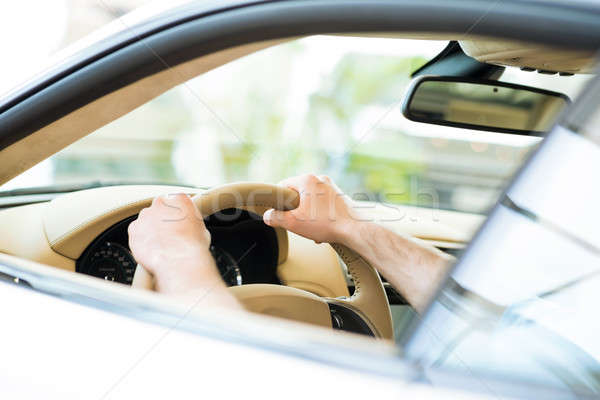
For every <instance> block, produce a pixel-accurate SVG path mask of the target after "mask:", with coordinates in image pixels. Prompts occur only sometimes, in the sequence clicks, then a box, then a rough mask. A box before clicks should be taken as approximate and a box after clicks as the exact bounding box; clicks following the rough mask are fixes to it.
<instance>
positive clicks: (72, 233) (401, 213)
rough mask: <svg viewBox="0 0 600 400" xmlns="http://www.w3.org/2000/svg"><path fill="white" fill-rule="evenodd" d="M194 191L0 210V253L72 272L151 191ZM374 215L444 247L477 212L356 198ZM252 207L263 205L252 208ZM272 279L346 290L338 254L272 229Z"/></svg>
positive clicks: (470, 225) (113, 191)
mask: <svg viewBox="0 0 600 400" xmlns="http://www.w3.org/2000/svg"><path fill="white" fill-rule="evenodd" d="M174 192H179V193H181V192H186V193H197V192H198V190H195V189H190V188H187V187H173V186H154V185H148V186H146V185H140V186H113V187H105V188H98V189H89V190H83V191H79V192H73V193H68V194H64V195H61V196H59V197H57V198H55V199H54V200H52V201H51V202H46V203H38V204H30V205H26V206H20V207H14V208H8V209H4V210H0V226H5V227H10V234H7V235H2V236H0V253H4V254H10V255H13V256H17V257H22V258H24V259H27V260H31V261H35V262H39V263H42V264H46V265H50V266H52V267H55V268H59V269H64V270H67V271H75V260H76V259H77V258H78V257H79V255H81V253H82V252H83V250H84V249H85V248H87V246H89V245H90V243H91V242H92V241H93V240H94V239H95V238H96V237H98V236H99V235H100V234H101V233H102V232H103V231H104V230H105V229H106V228H107V227H110V226H112V225H113V224H115V223H117V222H119V221H121V220H122V219H124V218H127V217H130V216H132V215H135V214H137V213H138V212H139V210H140V209H141V208H143V207H146V206H148V205H149V204H150V203H151V201H152V199H153V198H154V197H156V196H159V195H162V194H166V193H174ZM362 204H363V205H364V207H363V209H364V211H365V212H368V213H369V214H370V215H371V216H372V217H373V221H375V222H377V223H380V224H382V225H384V226H386V227H388V228H389V229H391V230H394V231H396V232H398V233H401V234H405V235H411V236H415V237H417V238H420V239H423V240H426V241H427V242H428V243H430V244H432V245H434V246H438V247H443V248H461V247H463V246H464V244H465V243H466V242H467V241H468V240H469V239H470V237H471V235H472V234H473V233H474V232H475V230H476V229H477V228H478V227H479V225H480V224H481V223H482V222H483V219H484V217H483V216H480V215H470V214H465V213H458V212H453V211H444V210H435V211H434V210H426V209H419V208H417V207H410V206H390V205H387V206H383V205H381V204H374V203H367V202H364V203H362ZM245 208H247V209H250V210H251V211H254V212H256V213H261V212H264V210H265V208H264V207H262V208H261V209H260V210H259V209H252V207H245ZM276 232H277V236H278V242H279V246H280V248H279V250H280V251H279V254H280V256H279V266H278V271H277V272H278V276H279V279H280V280H281V281H282V283H284V284H285V285H287V286H291V287H295V288H298V289H302V290H306V291H309V292H311V293H313V294H316V295H318V296H321V297H332V298H333V297H345V296H348V295H349V293H348V288H347V286H346V285H347V282H346V277H345V274H344V271H343V269H342V268H340V261H339V257H338V255H337V253H336V252H335V251H334V250H333V249H332V248H331V246H328V245H326V244H316V243H315V242H313V241H312V240H308V239H305V238H303V237H301V236H298V235H295V234H293V233H286V231H285V230H283V229H277V230H276Z"/></svg>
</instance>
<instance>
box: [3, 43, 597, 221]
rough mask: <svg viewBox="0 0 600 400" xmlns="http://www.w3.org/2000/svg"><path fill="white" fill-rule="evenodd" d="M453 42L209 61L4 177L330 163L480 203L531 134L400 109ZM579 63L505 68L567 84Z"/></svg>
mask: <svg viewBox="0 0 600 400" xmlns="http://www.w3.org/2000/svg"><path fill="white" fill-rule="evenodd" d="M446 44H447V42H436V41H422V40H403V39H383V38H360V37H331V36H314V37H309V38H304V39H300V40H295V41H290V42H287V43H283V44H280V45H277V46H275V47H272V48H269V49H266V50H262V51H259V52H257V53H254V54H251V55H249V56H246V57H244V58H241V59H238V60H235V61H233V62H231V63H229V64H226V65H224V66H222V67H219V68H217V69H215V70H213V71H210V72H208V73H205V74H204V75H201V76H199V77H197V78H195V79H192V80H190V81H189V82H186V83H185V84H182V85H180V86H178V87H176V88H174V89H172V90H170V91H169V92H167V93H165V94H163V95H161V96H160V97H158V98H156V99H154V100H153V101H151V102H149V103H147V104H145V105H143V106H142V107H140V108H138V109H136V110H134V111H133V112H131V113H129V114H128V115H125V116H124V117H122V118H120V119H118V120H117V121H114V122H113V123H111V124H109V125H107V126H105V127H103V128H101V129H99V130H98V131H96V132H94V133H93V134H91V135H89V136H87V137H85V138H84V139H82V140H80V141H78V142H76V143H74V144H73V145H71V146H69V147H68V148H66V149H64V150H63V151H61V152H60V153H58V154H56V155H55V156H53V157H51V158H50V159H48V160H47V161H44V162H42V163H41V164H39V165H38V166H36V167H35V168H33V169H32V170H30V171H28V172H26V173H25V174H23V175H22V176H20V177H17V178H16V179H14V180H13V181H11V182H9V183H8V184H6V185H4V186H3V187H2V189H4V190H8V189H15V188H24V187H32V186H48V185H64V184H80V185H85V184H89V183H90V182H95V181H99V182H108V183H114V182H135V183H145V182H147V183H171V184H185V185H193V186H199V187H206V186H212V185H217V184H223V183H227V182H233V181H262V182H272V183H276V182H278V181H279V180H281V179H283V178H285V177H288V176H292V175H296V174H301V173H306V172H317V173H322V174H328V175H330V176H331V177H333V178H334V179H335V180H336V182H337V183H338V184H339V186H340V187H341V188H342V189H343V190H344V191H346V192H347V193H352V194H354V195H355V197H357V198H360V199H363V200H372V201H382V202H388V203H401V204H413V205H419V206H425V207H434V208H441V209H451V210H459V211H467V212H472V213H485V212H486V210H487V209H488V208H489V207H490V205H491V204H492V203H493V202H494V201H495V200H496V198H497V196H498V194H499V192H500V191H501V189H502V188H503V186H504V184H505V182H507V179H508V178H510V176H511V175H512V174H513V172H514V171H515V169H516V168H517V167H518V166H519V165H520V164H521V163H522V161H523V160H524V159H525V157H526V156H527V154H528V153H529V152H530V151H531V150H532V149H533V148H534V147H535V146H536V143H537V142H538V141H539V139H538V138H531V137H525V136H515V135H506V134H498V133H491V132H481V131H468V130H463V129H458V128H450V127H444V126H435V125H426V124H420V123H416V122H411V121H408V120H407V119H405V118H404V117H403V115H402V113H401V110H400V107H401V102H402V100H403V97H404V93H405V91H406V88H407V86H408V85H409V83H410V81H411V78H410V74H411V73H412V72H413V71H415V70H416V69H417V68H419V67H420V66H422V65H423V64H424V63H426V62H427V61H428V60H430V59H431V58H433V57H434V56H435V55H436V54H438V53H439V52H440V51H441V50H442V49H443V48H444V47H445V46H446ZM585 79H586V78H585V77H578V76H575V77H558V75H557V76H551V77H549V76H544V75H540V74H536V73H530V72H524V71H519V70H518V69H516V68H509V69H507V71H506V72H505V73H504V75H503V77H502V80H506V81H511V82H517V83H526V84H528V85H533V86H539V87H547V88H552V89H553V90H557V91H562V92H565V93H566V94H568V95H571V96H573V95H574V94H576V93H577V91H578V90H579V88H580V86H581V84H582V82H584V81H585Z"/></svg>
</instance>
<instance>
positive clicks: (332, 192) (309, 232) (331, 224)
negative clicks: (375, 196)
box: [263, 174, 359, 243]
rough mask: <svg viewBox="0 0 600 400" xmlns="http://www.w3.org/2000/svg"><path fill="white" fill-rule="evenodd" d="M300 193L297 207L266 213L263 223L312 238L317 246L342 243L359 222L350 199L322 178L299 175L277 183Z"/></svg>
mask: <svg viewBox="0 0 600 400" xmlns="http://www.w3.org/2000/svg"><path fill="white" fill-rule="evenodd" d="M279 185H280V186H285V187H288V188H290V189H294V190H296V191H297V192H298V193H299V194H300V204H299V206H298V208H296V209H294V210H291V211H278V210H273V209H271V210H268V211H267V212H265V214H264V217H263V219H264V221H265V223H266V224H267V225H269V226H272V227H281V228H284V229H287V230H289V231H292V232H294V233H297V234H299V235H301V236H304V237H306V238H308V239H312V240H314V241H315V242H317V243H335V242H337V243H343V239H344V237H345V236H346V234H347V233H348V232H349V231H350V230H351V229H352V228H351V226H352V224H353V223H354V222H356V221H358V220H359V216H358V214H357V213H356V212H355V210H354V207H353V204H354V203H353V202H352V200H351V199H350V198H349V197H348V196H346V195H345V194H344V193H343V192H342V191H341V190H340V188H338V187H337V186H336V184H335V183H333V181H332V180H331V179H330V178H329V177H327V176H325V175H321V176H318V177H317V176H315V175H310V174H309V175H302V176H296V177H293V178H288V179H285V180H283V181H281V182H280V183H279Z"/></svg>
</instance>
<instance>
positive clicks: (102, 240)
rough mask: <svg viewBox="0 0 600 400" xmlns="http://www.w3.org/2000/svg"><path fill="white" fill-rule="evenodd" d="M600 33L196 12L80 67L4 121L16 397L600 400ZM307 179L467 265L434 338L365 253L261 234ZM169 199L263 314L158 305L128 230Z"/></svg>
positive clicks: (147, 29) (64, 71) (361, 7)
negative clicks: (284, 181)
mask: <svg viewBox="0 0 600 400" xmlns="http://www.w3.org/2000/svg"><path fill="white" fill-rule="evenodd" d="M598 21H600V6H598V5H597V4H595V3H593V2H588V1H569V2H566V1H558V0H554V1H549V0H530V1H524V0H504V1H502V2H492V3H490V2H489V1H485V0H455V1H448V0H419V1H415V0H405V1H398V0H376V1H364V0H335V1H330V0H303V1H299V0H273V1H252V0H227V1H219V2H209V3H207V2H204V1H184V2H180V3H178V4H172V3H171V4H169V3H163V4H159V5H158V6H156V5H155V6H152V7H151V8H146V9H141V10H139V11H134V12H133V13H131V14H128V15H126V16H124V17H122V18H119V19H118V20H116V21H114V22H113V23H112V24H111V25H109V26H107V27H106V28H105V29H104V30H101V31H98V32H96V33H94V34H92V35H91V36H90V37H88V38H86V39H83V41H82V42H79V43H77V44H75V45H74V46H73V47H71V48H68V49H66V50H65V51H64V52H63V53H61V54H59V55H58V57H57V59H56V60H55V61H54V63H53V64H52V65H50V66H49V67H45V68H44V69H42V71H41V72H40V73H39V74H38V75H36V76H35V77H34V78H32V79H30V80H29V81H27V82H25V83H24V84H22V85H20V86H18V87H16V88H15V89H14V90H12V91H11V92H9V93H7V94H6V95H5V96H4V97H3V98H2V99H1V100H0V165H1V168H0V183H2V184H4V185H5V186H3V188H2V189H4V191H3V192H0V206H1V208H2V210H0V226H1V227H2V232H1V234H0V276H1V277H2V284H1V285H0V297H1V298H2V301H3V303H4V304H5V308H4V312H5V314H4V324H3V338H4V341H5V343H6V346H5V351H4V353H3V361H4V362H3V363H2V365H3V366H2V367H1V369H0V377H1V378H2V381H3V390H4V392H5V393H7V397H11V398H12V397H18V398H39V397H44V398H49V397H50V398H63V399H64V398H81V397H86V398H89V397H96V398H102V399H105V398H131V397H134V398H135V397H141V396H146V397H167V396H168V397H177V398H192V397H194V398H197V397H199V396H207V395H214V396H218V397H225V398H233V397H234V396H245V397H251V398H258V397H266V398H270V397H271V398H273V397H276V396H277V397H280V396H282V395H283V396H286V397H292V398H301V397H302V398H307V397H311V398H326V397H334V396H335V397H344V396H365V397H366V396H369V397H373V396H396V397H400V396H410V397H417V398H420V397H426V398H474V399H475V398H482V399H483V398H498V397H501V398H524V399H531V398H557V399H570V398H595V397H597V395H598V392H599V391H600V381H599V379H598V373H599V372H600V363H599V361H598V360H599V358H600V353H599V351H600V348H599V347H598V345H597V340H596V338H597V336H598V332H599V331H600V326H599V321H600V320H598V319H597V318H595V304H596V301H595V300H596V299H597V296H598V294H597V293H598V290H597V289H598V274H597V272H598V268H597V267H596V265H597V264H598V254H599V251H600V250H599V249H600V244H599V243H598V239H597V237H598V235H597V234H596V233H597V220H598V218H597V216H598V213H597V210H596V205H597V204H598V201H597V200H599V199H597V197H598V196H599V193H600V192H599V191H598V189H597V188H596V184H595V182H596V179H595V173H596V169H597V168H595V167H596V165H597V164H598V163H599V162H600V161H598V160H600V156H599V154H598V152H599V150H598V148H597V145H598V135H597V131H598V121H599V120H598V118H597V117H598V110H599V107H600V99H599V98H598V93H600V92H599V90H598V89H599V85H600V80H599V78H598V77H597V74H596V72H595V71H596V70H595V64H596V51H597V50H598V49H600V24H599V23H598ZM206 99H210V101H206ZM306 169H312V170H317V171H316V172H318V173H327V174H328V175H331V176H332V177H333V178H335V179H336V180H337V181H338V183H340V185H341V186H342V188H343V189H345V190H346V191H347V192H349V193H352V194H354V195H359V196H358V198H357V202H358V203H357V204H360V206H361V207H362V208H364V209H365V211H366V212H367V213H370V214H369V215H371V217H372V219H373V220H374V221H376V222H378V223H381V224H383V225H385V226H386V227H388V228H389V229H391V230H395V231H398V232H401V233H403V234H409V235H412V236H414V237H416V238H417V240H422V241H426V242H428V243H429V244H431V245H433V246H436V247H437V248H438V249H440V250H441V251H444V252H447V253H450V254H452V255H454V256H456V257H457V261H456V263H455V264H454V266H453V268H452V271H451V272H450V273H449V275H448V276H447V277H446V279H445V281H444V284H443V285H442V286H441V287H440V288H439V289H438V290H437V292H436V293H435V295H434V296H433V297H432V300H431V302H430V305H429V307H428V309H427V310H426V311H425V312H424V313H423V314H422V315H419V314H418V313H417V312H415V311H414V310H413V309H412V308H411V307H410V305H408V304H407V302H406V301H405V299H404V298H403V297H402V295H401V293H398V292H397V291H395V289H394V288H392V287H391V286H390V285H389V283H387V282H385V280H382V278H381V277H380V276H379V275H378V274H377V272H376V271H375V270H374V269H373V268H372V267H371V266H370V265H369V264H368V263H367V262H366V261H365V260H364V259H363V258H362V257H360V255H358V254H356V253H355V252H354V251H353V250H352V249H349V248H346V247H344V246H341V245H338V244H331V246H330V245H329V244H317V243H315V242H313V241H310V240H308V239H306V238H303V237H301V236H298V235H295V234H293V233H291V232H287V231H285V230H283V229H281V228H270V227H268V226H267V225H265V224H264V223H263V222H262V218H261V215H262V213H264V212H265V210H266V209H268V208H279V209H292V208H294V207H295V204H296V203H297V201H298V198H297V195H298V194H297V193H295V192H293V191H291V190H289V189H284V188H283V187H280V186H277V185H275V184H274V183H275V182H276V181H277V180H278V179H280V178H282V177H285V176H287V175H290V174H294V173H299V172H302V170H306ZM33 172H35V173H33ZM28 174H29V175H28ZM48 177H50V178H49V179H47V178H48ZM98 179H101V180H98ZM31 182H35V184H34V185H31V184H30V183H31ZM40 183H41V184H49V185H50V186H45V187H39V186H41V185H40ZM26 186H29V187H26ZM34 186H38V187H34ZM174 192H183V193H187V194H190V195H194V201H195V204H196V206H197V207H198V209H199V211H200V213H201V214H202V216H203V217H204V218H205V222H206V225H207V227H208V229H209V231H210V232H211V236H212V246H211V252H212V254H213V256H214V258H215V260H216V263H217V265H218V267H219V270H220V272H221V274H222V276H223V278H224V280H225V282H226V283H227V284H228V285H229V286H231V288H230V290H231V291H232V293H234V294H235V295H236V296H237V297H238V299H240V301H241V302H242V303H243V304H244V305H245V306H246V308H247V309H248V311H251V312H239V311H238V312H236V311H225V310H221V309H218V308H210V307H203V304H202V300H203V298H199V299H197V300H196V301H194V302H193V303H192V304H186V303H182V302H179V301H176V300H174V299H172V298H169V297H166V296H161V295H159V294H157V293H153V292H152V281H151V277H150V276H148V275H144V269H143V267H142V266H137V263H136V260H135V259H134V258H133V256H132V255H131V253H130V251H129V248H128V237H127V226H128V225H129V224H130V223H131V221H133V220H134V219H135V218H136V217H137V214H138V213H139V212H140V210H141V209H143V208H144V207H147V206H149V205H150V203H151V202H152V199H153V198H154V197H156V196H159V195H163V194H168V193H174ZM382 245H383V244H382ZM132 286H133V287H132ZM145 289H149V290H145Z"/></svg>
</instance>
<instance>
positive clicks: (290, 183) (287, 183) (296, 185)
mask: <svg viewBox="0 0 600 400" xmlns="http://www.w3.org/2000/svg"><path fill="white" fill-rule="evenodd" d="M301 183H302V181H301V179H300V177H299V176H293V177H291V178H286V179H284V180H282V181H280V182H279V183H278V184H277V185H278V186H284V187H287V188H290V189H294V190H295V191H296V192H300V186H301Z"/></svg>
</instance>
